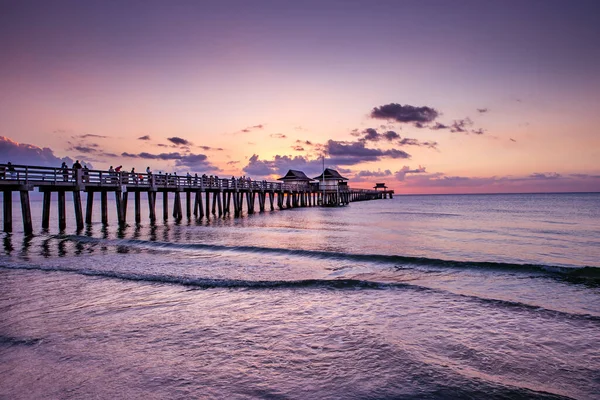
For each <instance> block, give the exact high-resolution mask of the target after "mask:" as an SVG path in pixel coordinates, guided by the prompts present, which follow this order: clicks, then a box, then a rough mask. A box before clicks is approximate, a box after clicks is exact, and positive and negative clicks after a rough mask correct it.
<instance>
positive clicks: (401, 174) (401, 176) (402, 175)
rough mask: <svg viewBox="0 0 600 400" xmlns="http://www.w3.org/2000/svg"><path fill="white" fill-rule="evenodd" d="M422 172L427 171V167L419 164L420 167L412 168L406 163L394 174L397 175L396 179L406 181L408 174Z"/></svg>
mask: <svg viewBox="0 0 600 400" xmlns="http://www.w3.org/2000/svg"><path fill="white" fill-rule="evenodd" d="M422 173H425V167H421V166H420V165H419V168H415V169H410V167H409V166H407V165H405V166H403V167H402V169H400V170H399V171H396V172H395V173H394V176H395V177H396V180H399V181H404V179H405V178H406V174H422Z"/></svg>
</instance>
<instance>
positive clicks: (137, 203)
mask: <svg viewBox="0 0 600 400" xmlns="http://www.w3.org/2000/svg"><path fill="white" fill-rule="evenodd" d="M133 196H134V199H133V209H134V210H133V213H134V214H135V223H136V224H139V223H140V222H142V210H141V208H142V204H141V203H142V193H141V192H135V193H134V194H133ZM148 196H152V193H151V192H148Z"/></svg>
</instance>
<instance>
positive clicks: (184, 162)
mask: <svg viewBox="0 0 600 400" xmlns="http://www.w3.org/2000/svg"><path fill="white" fill-rule="evenodd" d="M121 157H126V158H140V159H144V160H159V161H175V166H177V167H187V168H198V169H200V170H211V171H220V169H219V168H218V167H216V166H214V165H212V164H211V163H210V162H209V161H208V157H207V156H206V155H204V154H181V153H178V152H173V153H160V154H152V153H146V152H142V153H137V154H133V153H127V152H124V153H121Z"/></svg>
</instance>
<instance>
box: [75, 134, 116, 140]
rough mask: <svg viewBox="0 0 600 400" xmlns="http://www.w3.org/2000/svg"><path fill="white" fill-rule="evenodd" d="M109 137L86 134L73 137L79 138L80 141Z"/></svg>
mask: <svg viewBox="0 0 600 400" xmlns="http://www.w3.org/2000/svg"><path fill="white" fill-rule="evenodd" d="M107 137H108V136H102V135H94V134H91V133H88V134H85V135H75V136H73V138H79V139H86V138H100V139H106V138H107Z"/></svg>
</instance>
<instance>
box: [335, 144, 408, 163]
mask: <svg viewBox="0 0 600 400" xmlns="http://www.w3.org/2000/svg"><path fill="white" fill-rule="evenodd" d="M325 151H326V152H327V154H329V156H330V158H331V161H332V163H333V164H336V165H354V164H359V163H361V162H364V161H377V160H380V159H381V158H385V157H389V158H394V159H396V158H410V155H409V154H408V153H406V152H405V151H402V150H397V149H390V150H381V149H369V148H366V147H365V142H362V141H358V142H338V141H335V140H329V141H328V142H327V143H326V145H325Z"/></svg>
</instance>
